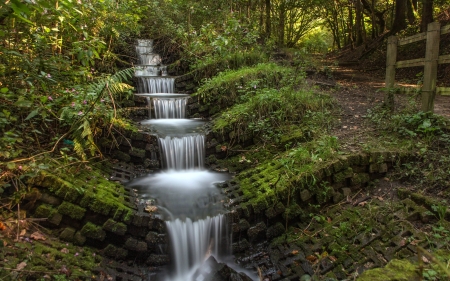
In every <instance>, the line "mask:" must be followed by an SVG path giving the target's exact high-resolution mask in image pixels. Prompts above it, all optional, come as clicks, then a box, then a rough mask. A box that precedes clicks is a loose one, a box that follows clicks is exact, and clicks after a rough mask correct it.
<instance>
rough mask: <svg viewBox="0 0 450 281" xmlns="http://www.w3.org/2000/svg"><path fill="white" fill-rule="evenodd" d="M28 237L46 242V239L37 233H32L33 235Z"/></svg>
mask: <svg viewBox="0 0 450 281" xmlns="http://www.w3.org/2000/svg"><path fill="white" fill-rule="evenodd" d="M30 237H31V238H33V239H34V240H42V241H45V240H47V238H45V236H44V235H43V234H42V233H40V232H39V231H36V232H34V233H33V234H31V236H30Z"/></svg>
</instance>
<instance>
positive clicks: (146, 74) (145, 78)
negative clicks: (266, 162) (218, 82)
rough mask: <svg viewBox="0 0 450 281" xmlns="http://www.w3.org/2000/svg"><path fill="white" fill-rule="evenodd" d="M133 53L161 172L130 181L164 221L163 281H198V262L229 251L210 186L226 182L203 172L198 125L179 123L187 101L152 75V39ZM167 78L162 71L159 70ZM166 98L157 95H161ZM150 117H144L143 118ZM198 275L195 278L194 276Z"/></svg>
mask: <svg viewBox="0 0 450 281" xmlns="http://www.w3.org/2000/svg"><path fill="white" fill-rule="evenodd" d="M137 42H138V43H137V46H136V51H137V53H138V56H139V62H140V64H141V65H140V66H138V67H136V71H135V76H136V78H137V90H138V93H139V94H138V95H142V96H145V97H146V98H147V100H148V101H149V112H150V110H151V109H150V107H151V106H150V99H152V100H153V108H154V110H155V117H156V120H155V119H154V120H144V121H143V122H141V124H143V125H147V124H150V125H151V126H152V127H151V129H152V130H154V129H155V127H156V131H157V132H158V136H159V145H160V151H161V158H162V164H163V167H164V168H165V171H162V172H159V173H153V174H149V175H147V176H145V177H142V178H139V179H135V180H133V181H132V182H130V184H129V186H132V187H133V188H135V189H136V190H138V193H140V197H141V198H151V199H154V200H156V203H157V205H158V207H159V210H160V213H161V214H162V215H163V216H164V217H165V218H166V219H167V218H169V220H167V221H166V226H167V231H168V234H169V238H170V241H171V244H170V245H171V250H172V253H171V258H172V260H173V271H172V272H171V273H169V274H167V276H166V277H165V280H166V281H188V280H189V281H191V280H196V281H200V280H198V278H195V273H196V271H198V270H199V269H200V268H201V269H203V271H208V270H207V266H205V267H204V268H202V265H203V264H204V261H205V260H206V259H207V258H208V257H209V256H210V255H213V256H215V257H216V258H221V257H224V256H228V255H229V254H230V253H231V250H230V246H231V241H230V240H231V236H230V235H229V233H228V227H227V226H228V223H227V222H226V217H225V216H224V215H222V214H223V213H224V211H225V210H224V205H223V201H224V200H225V198H224V195H223V194H222V193H221V191H220V189H219V188H217V186H216V185H215V183H217V182H223V181H225V180H226V179H228V178H229V175H228V174H221V173H215V172H210V171H206V170H204V169H203V167H204V158H205V136H204V135H203V133H202V132H201V128H200V127H201V125H202V124H203V122H201V121H198V120H187V119H183V118H185V115H186V104H187V100H188V97H180V96H179V95H178V96H176V95H175V94H173V96H170V97H169V93H173V92H174V88H175V85H174V84H175V79H174V78H170V77H161V76H158V75H159V73H160V70H161V69H160V67H159V66H158V65H159V64H160V63H161V58H160V57H159V55H157V54H153V41H152V40H143V39H141V40H138V41H137ZM164 73H165V75H167V72H164ZM161 93H163V94H168V96H167V97H166V96H161V95H162V94H161ZM149 118H150V114H149ZM200 277H201V276H200Z"/></svg>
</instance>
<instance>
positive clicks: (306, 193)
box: [300, 189, 312, 202]
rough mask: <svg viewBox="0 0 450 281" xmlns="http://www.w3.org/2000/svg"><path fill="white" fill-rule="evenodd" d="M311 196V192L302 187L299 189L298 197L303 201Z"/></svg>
mask: <svg viewBox="0 0 450 281" xmlns="http://www.w3.org/2000/svg"><path fill="white" fill-rule="evenodd" d="M311 196H312V195H311V193H310V192H309V191H308V190H307V189H303V190H302V191H300V198H301V199H302V201H303V202H305V201H308V200H309V199H311Z"/></svg>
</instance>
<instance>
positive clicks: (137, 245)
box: [125, 237, 147, 252]
mask: <svg viewBox="0 0 450 281" xmlns="http://www.w3.org/2000/svg"><path fill="white" fill-rule="evenodd" d="M125 248H126V249H128V250H132V251H136V252H145V251H147V243H146V242H144V241H139V240H137V239H135V238H133V237H130V238H128V239H127V241H125Z"/></svg>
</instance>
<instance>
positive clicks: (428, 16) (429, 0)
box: [420, 0, 433, 32]
mask: <svg viewBox="0 0 450 281" xmlns="http://www.w3.org/2000/svg"><path fill="white" fill-rule="evenodd" d="M431 22H433V0H422V18H421V22H420V31H422V32H424V31H427V26H428V24H429V23H431Z"/></svg>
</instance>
